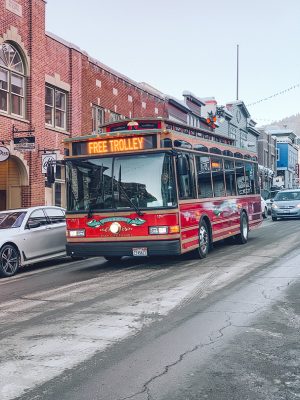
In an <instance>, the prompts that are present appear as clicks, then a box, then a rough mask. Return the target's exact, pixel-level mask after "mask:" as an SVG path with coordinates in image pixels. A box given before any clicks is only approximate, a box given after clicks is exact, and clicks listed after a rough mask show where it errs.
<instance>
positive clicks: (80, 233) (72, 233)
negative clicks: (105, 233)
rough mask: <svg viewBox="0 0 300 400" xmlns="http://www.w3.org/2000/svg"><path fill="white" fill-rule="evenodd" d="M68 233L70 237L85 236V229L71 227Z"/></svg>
mask: <svg viewBox="0 0 300 400" xmlns="http://www.w3.org/2000/svg"><path fill="white" fill-rule="evenodd" d="M67 234H68V236H69V237H84V236H85V229H69V230H68V231H67Z"/></svg>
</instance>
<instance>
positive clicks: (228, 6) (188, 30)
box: [46, 0, 300, 125]
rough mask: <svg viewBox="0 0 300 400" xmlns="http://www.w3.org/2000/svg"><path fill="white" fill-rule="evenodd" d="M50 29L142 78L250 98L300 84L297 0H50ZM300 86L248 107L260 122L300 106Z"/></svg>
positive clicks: (172, 90) (220, 97) (173, 87)
mask: <svg viewBox="0 0 300 400" xmlns="http://www.w3.org/2000/svg"><path fill="white" fill-rule="evenodd" d="M46 7H47V9H46V30H47V31H50V32H52V33H54V34H56V35H58V36H60V37H62V38H64V39H65V40H67V41H69V42H72V43H74V44H76V45H77V46H79V47H80V48H81V49H83V50H85V51H87V52H88V53H89V54H90V55H91V56H92V57H94V58H97V59H98V60H99V61H101V62H102V63H104V64H106V65H108V66H110V67H112V68H114V69H115V70H117V71H119V72H121V73H122V74H124V75H127V76H128V77H130V78H131V79H134V80H136V81H137V82H147V83H149V84H150V85H152V86H154V87H155V88H157V89H159V90H160V91H162V92H164V93H166V94H169V95H172V96H174V97H177V98H179V99H181V98H182V92H183V90H189V91H191V92H193V93H194V94H195V95H196V96H199V97H210V96H213V97H215V98H216V100H217V101H218V103H219V104H225V103H226V102H229V101H232V100H235V99H236V46H237V44H239V49H240V51H239V56H240V57H239V59H240V63H239V71H240V73H239V76H240V79H239V99H240V100H243V101H244V102H245V104H250V103H253V102H256V101H258V100H260V99H264V98H266V97H269V96H272V95H273V94H276V93H278V92H281V91H284V90H285V89H288V88H290V87H292V86H294V85H298V84H300V0H285V1H279V0H250V1H247V2H246V1H245V0H244V1H243V0H224V1H223V0H214V1H209V0H206V1H204V0H111V1H109V0H85V1H74V0H63V1H62V0H47V6H46ZM299 106H300V87H299V86H298V87H296V88H294V89H292V90H289V91H287V92H286V93H285V94H282V95H279V96H276V97H274V98H272V99H270V100H268V101H263V102H261V103H259V104H257V105H255V106H249V107H248V110H249V112H250V113H251V115H252V117H253V118H254V120H256V121H257V123H258V124H259V125H263V124H266V123H270V122H271V121H274V120H279V119H282V118H284V117H287V116H290V115H293V114H296V113H298V112H300V110H299V108H300V107H299Z"/></svg>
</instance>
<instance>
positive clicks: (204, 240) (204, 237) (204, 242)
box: [199, 226, 208, 253]
mask: <svg viewBox="0 0 300 400" xmlns="http://www.w3.org/2000/svg"><path fill="white" fill-rule="evenodd" d="M199 242H200V249H201V251H202V252H203V253H206V251H207V246H208V233H207V230H206V229H205V227H204V226H201V228H200V232H199Z"/></svg>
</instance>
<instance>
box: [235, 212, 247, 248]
mask: <svg viewBox="0 0 300 400" xmlns="http://www.w3.org/2000/svg"><path fill="white" fill-rule="evenodd" d="M240 230H241V233H239V234H238V235H236V236H235V237H236V239H237V242H238V243H240V244H245V243H247V242H248V233H249V225H248V218H247V214H246V213H245V212H242V214H241V218H240Z"/></svg>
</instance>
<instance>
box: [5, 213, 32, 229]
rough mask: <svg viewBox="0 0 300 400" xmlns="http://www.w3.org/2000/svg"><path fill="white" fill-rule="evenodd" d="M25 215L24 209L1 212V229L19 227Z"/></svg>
mask: <svg viewBox="0 0 300 400" xmlns="http://www.w3.org/2000/svg"><path fill="white" fill-rule="evenodd" d="M25 215H26V212H22V211H18V212H3V213H0V229H10V228H19V227H20V226H21V224H22V222H23V219H24V217H25Z"/></svg>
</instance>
